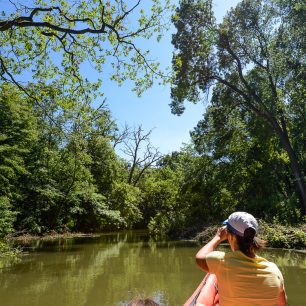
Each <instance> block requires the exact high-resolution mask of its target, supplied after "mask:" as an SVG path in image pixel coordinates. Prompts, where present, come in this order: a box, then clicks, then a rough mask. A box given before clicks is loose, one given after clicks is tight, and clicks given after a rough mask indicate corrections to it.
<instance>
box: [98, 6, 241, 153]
mask: <svg viewBox="0 0 306 306" xmlns="http://www.w3.org/2000/svg"><path fill="white" fill-rule="evenodd" d="M238 2H239V0H215V1H214V10H215V14H216V17H217V20H218V21H220V20H221V19H222V16H223V15H224V14H225V13H226V11H227V10H228V9H229V8H230V7H232V6H235V5H236V4H237V3H238ZM173 32H174V28H172V29H171V30H170V31H169V32H168V33H167V34H166V35H165V36H164V38H163V39H162V40H161V42H160V43H159V44H158V43H157V42H156V40H154V41H148V42H147V44H146V45H145V48H146V49H150V50H151V57H152V58H154V59H157V60H158V61H160V63H161V65H162V67H167V66H170V65H171V59H172V52H173V46H172V44H171V34H172V33H173ZM103 91H104V93H105V95H104V96H105V97H106V98H107V102H108V105H109V107H110V109H111V112H112V115H113V117H114V118H115V119H116V121H117V124H118V125H119V127H120V126H123V125H124V124H125V123H126V124H127V125H128V126H130V127H133V126H137V125H140V124H141V125H142V126H143V128H144V129H145V130H146V131H148V130H150V129H154V130H153V131H152V134H151V142H152V144H153V145H154V146H155V147H158V148H159V150H160V151H161V152H162V153H163V154H167V153H170V152H172V151H175V150H179V149H180V148H181V147H182V144H183V143H188V141H189V139H190V137H189V132H190V131H191V130H192V129H193V128H194V127H195V126H196V124H197V122H198V121H199V120H200V119H201V118H202V114H203V112H204V110H205V107H206V105H205V103H204V102H203V103H201V102H200V103H198V104H196V105H194V104H191V103H188V104H186V110H185V112H184V114H183V115H181V116H176V115H173V114H171V110H170V106H169V103H170V102H171V100H170V87H169V86H159V85H157V84H156V85H154V86H153V87H152V88H151V89H149V90H147V91H146V92H145V93H144V94H143V95H142V96H141V97H140V98H139V97H137V95H136V94H135V93H134V92H132V91H131V89H130V86H129V84H124V85H123V86H121V87H118V85H117V84H116V83H113V82H105V83H104V86H103Z"/></svg>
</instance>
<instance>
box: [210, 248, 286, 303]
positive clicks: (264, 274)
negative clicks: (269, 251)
mask: <svg viewBox="0 0 306 306" xmlns="http://www.w3.org/2000/svg"><path fill="white" fill-rule="evenodd" d="M206 262H207V266H208V269H209V272H210V273H214V274H215V275H216V276H217V280H218V287H219V297H220V306H242V305H243V306H255V305H260V306H277V305H278V299H279V294H280V292H281V291H282V290H283V288H284V279H283V276H282V273H281V272H280V270H279V269H278V267H277V266H276V265H275V264H274V263H272V262H269V261H267V260H266V259H264V258H262V257H255V258H250V257H248V256H246V255H244V254H243V253H242V252H241V251H234V252H229V253H224V252H219V251H214V252H211V253H209V254H207V255H206Z"/></svg>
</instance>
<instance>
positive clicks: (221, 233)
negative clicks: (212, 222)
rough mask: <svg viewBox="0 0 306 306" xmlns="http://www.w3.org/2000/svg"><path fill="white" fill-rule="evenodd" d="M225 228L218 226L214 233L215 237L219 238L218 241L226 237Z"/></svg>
mask: <svg viewBox="0 0 306 306" xmlns="http://www.w3.org/2000/svg"><path fill="white" fill-rule="evenodd" d="M227 234H228V232H227V228H226V226H222V227H219V228H218V230H217V233H216V237H218V238H219V239H220V241H224V240H226V239H227Z"/></svg>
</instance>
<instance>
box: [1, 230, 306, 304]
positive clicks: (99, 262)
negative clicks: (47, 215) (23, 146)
mask: <svg viewBox="0 0 306 306" xmlns="http://www.w3.org/2000/svg"><path fill="white" fill-rule="evenodd" d="M198 248H199V247H198V246H197V245H196V244H194V243H191V242H169V241H162V242H154V241H153V240H150V239H149V238H148V236H147V235H146V234H145V233H143V232H136V233H135V232H126V233H117V234H109V235H102V236H101V237H94V238H81V239H61V240H57V241H52V242H35V243H32V244H30V245H27V246H26V250H27V254H26V255H24V257H23V259H22V261H20V262H19V263H17V264H15V265H13V266H11V267H7V268H3V269H2V270H1V273H0V297H1V298H0V301H1V302H0V304H1V305H5V306H29V305H31V306H36V305H37V306H38V305H39V306H41V305H46V306H48V305H50V306H51V305H52V306H54V305H56V306H85V305H86V306H98V305H99V306H100V305H101V306H104V305H105V306H108V305H126V303H127V302H128V301H129V300H130V299H131V298H133V297H134V296H136V295H146V296H150V297H152V298H154V300H155V301H156V302H158V303H160V304H161V305H165V306H166V305H169V306H175V305H182V303H183V302H184V301H185V300H186V299H187V297H188V296H189V295H190V294H191V292H192V291H193V290H194V288H195V287H196V285H197V284H198V282H199V281H200V279H201V278H202V277H203V273H202V272H201V271H200V270H199V269H198V268H197V267H196V266H195V263H194V255H195V253H196V251H197V249H198ZM262 256H263V257H266V258H267V259H270V260H273V261H274V262H275V263H276V264H277V265H278V266H280V267H281V270H282V272H283V274H284V277H285V281H286V286H287V291H288V296H289V302H290V305H291V306H292V305H296V306H297V305H303V301H304V298H305V294H304V292H303V290H304V284H305V281H306V254H305V253H297V252H293V251H280V250H272V251H271V250H269V251H265V252H264V253H263V254H262ZM303 295H304V296H303Z"/></svg>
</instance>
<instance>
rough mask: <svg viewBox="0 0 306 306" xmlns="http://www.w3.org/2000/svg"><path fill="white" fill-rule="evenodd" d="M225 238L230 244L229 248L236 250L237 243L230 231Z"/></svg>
mask: <svg viewBox="0 0 306 306" xmlns="http://www.w3.org/2000/svg"><path fill="white" fill-rule="evenodd" d="M227 240H228V243H229V244H230V246H231V250H232V251H236V250H237V249H238V243H237V239H236V236H235V235H234V234H232V233H228V235H227Z"/></svg>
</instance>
